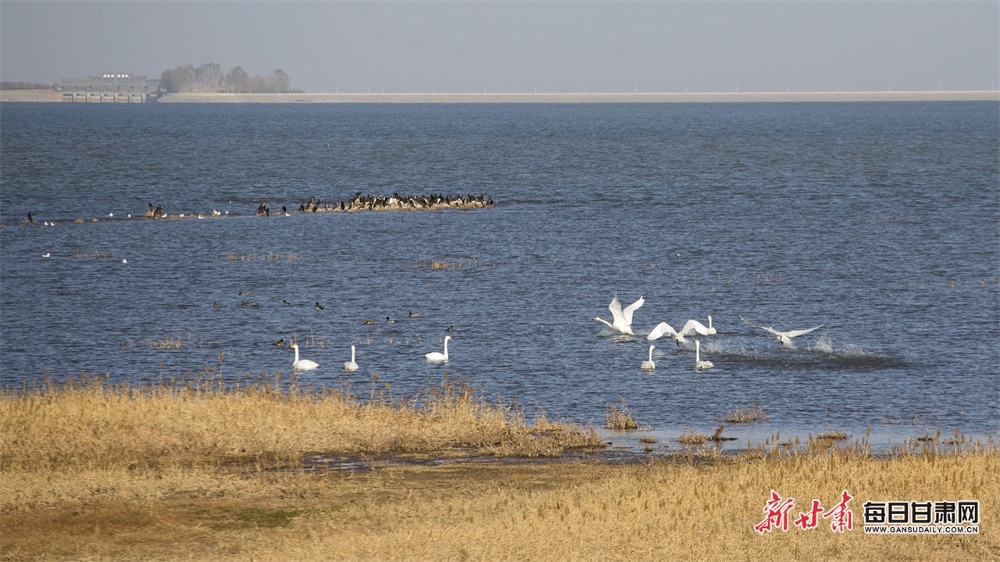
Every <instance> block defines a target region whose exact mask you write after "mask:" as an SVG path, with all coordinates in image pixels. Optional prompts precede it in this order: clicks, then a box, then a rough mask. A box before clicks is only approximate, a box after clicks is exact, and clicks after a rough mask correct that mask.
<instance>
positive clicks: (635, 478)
mask: <svg viewBox="0 0 1000 562" xmlns="http://www.w3.org/2000/svg"><path fill="white" fill-rule="evenodd" d="M600 445H601V443H600V441H599V440H598V439H597V438H596V436H595V434H594V432H593V431H592V430H590V429H587V428H580V427H576V426H572V425H566V424H559V423H551V422H549V421H547V420H545V419H544V417H538V418H536V419H535V420H534V421H532V422H531V423H529V422H528V421H526V419H525V417H524V415H523V413H521V412H520V411H519V410H518V409H517V408H513V407H511V406H509V405H504V404H503V403H500V402H495V403H494V402H488V401H486V400H485V399H483V397H482V395H481V393H477V392H475V391H473V389H471V388H470V387H469V386H468V385H467V384H465V383H463V382H461V381H454V380H449V379H445V380H443V381H441V383H440V384H438V385H435V386H433V387H431V388H428V389H427V390H426V391H424V392H422V393H421V395H420V396H416V397H411V398H405V399H404V398H402V397H393V396H392V393H391V389H390V388H387V387H386V385H384V384H383V383H379V382H378V380H377V378H376V377H372V384H371V386H370V387H368V388H363V389H356V391H352V390H351V389H343V390H315V391H313V390H309V389H302V388H297V387H295V385H294V383H291V385H290V386H289V385H286V384H282V385H281V389H280V390H279V385H278V384H276V382H275V381H273V380H261V381H255V382H253V383H250V384H242V385H235V386H233V385H223V384H222V383H221V382H219V381H216V380H213V379H212V378H211V377H206V378H205V379H204V380H199V381H191V382H188V383H185V384H178V383H172V384H169V385H147V386H140V387H137V386H128V385H119V386H111V385H108V384H105V383H104V381H103V380H101V379H100V378H97V379H91V380H85V381H76V382H74V383H70V384H65V385H59V386H55V385H49V386H46V387H44V388H39V389H34V390H21V391H5V392H2V393H0V463H2V464H0V467H2V468H0V559H4V560H126V559H127V560H135V559H143V560H149V559H155V560H192V559H195V560H247V559H253V560H333V559H335V560H453V559H487V560H497V559H530V560H591V559H593V560H596V559H600V560H654V559H655V560H661V559H694V560H731V559H742V560H818V559H826V560H855V559H866V560H867V559H890V558H892V559H901V560H996V559H998V558H1000V530H998V525H997V521H998V519H997V513H998V510H1000V479H997V477H996V475H997V474H998V473H1000V453H998V452H997V450H996V449H995V447H993V445H992V444H989V445H986V446H984V445H979V444H977V445H967V444H966V445H961V446H959V447H957V448H955V449H952V448H939V445H938V444H935V443H927V444H923V445H920V446H917V447H915V448H913V449H911V450H909V451H899V452H898V454H895V455H889V456H884V457H879V456H875V455H872V454H871V452H870V451H869V450H868V449H867V447H866V446H865V445H864V443H859V444H854V445H851V446H846V447H840V448H831V447H829V446H827V445H824V444H821V443H820V442H814V443H810V444H809V445H808V446H803V447H801V448H789V449H785V448H782V447H777V446H775V447H771V446H762V447H760V448H759V449H756V450H750V451H747V452H746V453H743V454H740V455H735V456H724V455H721V454H719V453H717V452H713V450H712V449H704V448H697V447H695V448H676V449H675V452H674V453H672V454H669V455H666V456H662V455H661V456H658V457H656V458H655V459H650V460H649V461H647V462H642V463H633V464H614V463H606V462H600V460H599V458H600V457H597V456H595V460H593V461H580V460H576V461H564V460H538V459H539V458H547V459H556V458H558V457H559V455H560V454H561V453H563V452H564V451H567V450H572V449H583V450H591V451H594V450H597V449H599V447H600ZM945 451H947V452H945ZM317 454H319V455H320V456H319V457H317V456H316V455H317ZM387 454H388V455H391V456H389V457H386V456H383V455H387ZM341 457H343V458H341ZM578 457H579V456H578ZM318 458H324V459H331V458H339V459H340V460H345V459H353V460H354V461H357V468H355V469H353V470H332V469H330V468H329V467H327V466H324V463H323V462H318V461H317V460H316V459H318ZM385 459H393V462H387V461H386V460H385ZM362 466H363V468H362ZM771 490H775V491H777V492H778V493H779V494H781V496H782V497H784V498H794V499H795V506H794V509H793V510H792V511H791V513H790V514H789V518H790V520H789V530H788V531H787V532H783V531H781V530H773V531H771V532H768V533H763V534H762V533H758V532H757V531H755V530H754V529H753V526H754V525H756V524H758V523H760V522H761V521H762V520H763V519H764V518H765V513H764V511H763V509H764V506H765V502H766V501H767V500H768V499H769V495H770V491H771ZM843 490H848V491H849V492H850V494H851V495H852V496H853V497H854V499H853V500H852V503H850V505H849V507H850V508H851V509H852V512H853V514H854V522H853V523H854V529H853V530H850V531H847V532H844V533H838V532H834V531H832V530H831V528H830V520H829V519H823V520H820V522H819V526H818V527H817V528H814V529H808V530H803V529H800V528H797V527H794V526H792V525H791V519H793V518H795V517H797V516H798V514H799V513H800V512H804V511H808V510H809V505H810V502H811V500H814V499H816V500H819V501H821V502H822V504H823V507H824V508H825V509H829V508H831V507H833V505H835V504H836V502H837V501H838V500H839V499H840V494H841V493H842V491H843ZM970 499H975V500H979V502H980V514H981V515H980V516H981V521H982V522H981V524H980V532H979V534H975V535H963V536H954V535H909V536H903V535H883V536H875V535H866V534H864V533H863V531H862V530H861V527H862V516H861V514H862V512H863V507H862V504H863V503H864V502H865V501H868V500H872V501H910V500H913V501H943V500H949V501H958V500H970Z"/></svg>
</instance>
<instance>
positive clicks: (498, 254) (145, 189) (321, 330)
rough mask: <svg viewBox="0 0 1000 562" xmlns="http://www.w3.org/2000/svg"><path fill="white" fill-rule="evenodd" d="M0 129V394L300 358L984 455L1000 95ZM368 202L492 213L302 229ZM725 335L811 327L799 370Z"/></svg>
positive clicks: (288, 107)
mask: <svg viewBox="0 0 1000 562" xmlns="http://www.w3.org/2000/svg"><path fill="white" fill-rule="evenodd" d="M0 123H2V127H0V140H2V145H0V178H2V189H0V217H2V222H3V224H4V227H3V228H0V242H2V248H3V259H2V261H0V274H2V275H0V283H2V294H0V299H2V301H0V303H2V307H0V318H2V334H0V385H2V386H4V387H7V388H22V387H24V386H31V385H37V384H39V383H40V381H42V380H43V379H45V378H46V377H48V378H50V379H52V380H55V381H63V380H66V379H67V378H68V377H70V376H79V375H80V374H81V373H88V374H96V375H107V376H108V377H109V378H110V379H111V380H113V381H134V382H143V381H149V380H169V379H171V378H177V379H181V378H184V377H196V376H199V375H204V374H206V373H211V374H213V375H215V376H219V377H222V378H223V379H224V380H226V381H236V380H240V379H246V378H249V379H251V380H253V379H258V378H260V377H264V376H266V377H268V378H270V379H272V380H273V378H274V376H275V374H276V373H279V372H280V374H281V375H282V377H284V379H285V380H287V378H288V376H289V375H290V374H291V372H292V365H291V364H292V360H293V353H292V351H291V350H290V349H289V348H288V347H281V346H278V345H275V344H276V342H279V341H280V340H284V342H286V343H290V342H291V341H292V339H293V338H294V339H296V340H297V341H298V343H299V345H300V348H301V353H302V356H303V357H304V358H308V359H311V360H313V361H316V362H317V363H319V365H320V367H319V368H318V369H317V370H314V371H308V372H302V373H299V375H298V381H299V382H300V383H304V384H308V385H314V386H316V387H322V386H327V387H334V388H349V389H351V390H352V391H353V392H356V393H358V394H359V395H361V396H368V393H369V392H370V391H371V389H372V388H373V384H374V386H375V388H377V389H379V390H385V391H387V392H390V393H391V394H392V395H393V396H407V397H413V396H419V394H420V393H421V392H422V391H423V390H425V389H427V388H428V387H429V386H431V385H434V384H438V383H440V382H441V380H442V377H443V376H445V373H447V374H448V376H454V377H458V378H459V379H466V378H468V379H469V381H470V382H471V383H472V384H473V385H474V386H475V387H476V388H480V389H482V391H483V392H484V393H485V394H486V396H487V397H488V398H489V399H490V400H496V399H500V400H503V401H505V402H514V403H516V404H518V405H520V406H521V407H523V408H524V410H525V412H526V413H527V414H528V416H529V418H530V417H531V416H532V415H533V414H535V413H544V414H545V416H546V417H547V418H548V419H550V420H558V421H567V422H576V423H582V424H593V425H595V426H603V425H604V416H605V408H606V407H607V405H608V404H609V403H616V404H619V405H620V404H622V402H621V401H622V400H624V401H625V403H626V404H627V405H628V408H630V410H631V411H632V413H633V415H634V417H635V419H636V421H638V422H639V423H640V424H641V425H643V426H646V430H645V431H644V432H641V434H642V435H649V434H652V435H653V436H655V437H657V438H659V439H660V440H661V441H662V442H663V443H667V444H670V446H672V443H673V441H672V440H674V439H676V437H677V436H679V435H681V434H682V433H684V432H685V431H688V430H691V431H697V432H701V433H711V432H712V431H714V429H715V428H716V427H717V426H718V425H719V423H720V421H719V420H720V418H722V417H724V416H725V415H726V413H727V412H729V411H731V410H733V409H734V408H735V407H740V408H742V409H745V408H747V407H748V406H750V405H757V406H759V407H761V408H762V409H763V410H764V411H765V412H766V413H767V414H769V415H770V419H768V420H767V421H764V422H758V423H755V424H748V425H733V424H727V427H726V430H725V435H727V436H731V437H736V438H737V440H736V441H734V442H733V444H734V445H733V446H745V445H746V443H747V442H748V441H749V442H754V443H756V442H760V441H762V440H763V439H765V438H767V437H768V436H771V435H773V434H775V433H778V432H780V433H781V436H782V439H785V438H793V437H796V436H798V437H801V438H802V439H803V440H805V439H806V437H807V436H808V435H809V434H812V435H816V434H818V433H819V432H822V431H825V430H828V429H834V430H840V431H845V432H847V433H848V434H849V435H850V436H851V439H855V438H861V437H863V436H864V435H865V433H866V432H867V431H869V430H870V432H871V437H870V440H871V441H872V443H874V444H876V445H877V446H880V447H885V446H890V445H893V444H901V443H903V442H904V440H906V439H912V438H915V437H919V436H922V435H924V434H926V433H934V432H936V431H937V429H938V428H941V430H942V432H943V433H944V434H945V435H951V433H952V432H953V431H955V430H956V429H957V430H958V431H960V432H962V433H963V434H966V435H968V436H974V437H975V438H987V437H993V438H996V437H997V436H998V429H1000V346H998V342H1000V285H998V281H1000V164H998V154H1000V105H998V104H997V103H995V102H848V103H684V104H670V103H664V104H659V103H656V104H613V103H608V104H398V105H397V104H373V105H367V104H311V105H299V104H274V105H270V104H253V105H241V104H222V105H213V104H169V105H166V104H140V105H111V104H97V105H80V104H66V105H63V104H31V103H21V104H3V105H2V106H0ZM358 192H361V193H362V194H372V195H385V196H388V195H391V194H393V193H394V192H398V193H399V194H402V195H429V194H444V195H452V196H463V197H466V196H469V195H470V194H471V195H475V196H478V195H480V194H482V195H484V196H487V197H490V198H492V199H493V201H494V202H495V204H494V205H493V206H491V207H489V208H485V209H470V210H439V211H395V212H389V211H382V212H374V211H368V212H357V213H342V212H319V213H298V212H294V211H295V210H297V209H298V208H299V206H300V205H301V204H303V203H305V202H306V201H308V200H309V198H310V197H315V198H316V199H317V200H319V201H320V202H321V204H322V205H326V204H330V205H334V204H336V203H337V202H338V201H346V200H348V199H350V198H351V197H353V196H354V195H355V194H356V193H358ZM150 203H151V204H153V205H154V206H162V208H163V209H164V210H165V211H166V212H167V213H169V214H172V215H179V214H181V213H183V214H185V215H186V216H185V218H184V219H166V220H149V219H140V218H138V217H141V216H142V215H143V214H144V213H145V212H146V210H147V207H148V205H149V204H150ZM261 203H266V204H267V206H268V207H269V208H270V209H271V210H272V213H271V216H268V217H257V216H254V211H255V210H256V209H257V207H258V206H259V205H260V204H261ZM282 206H285V207H286V208H287V209H288V210H289V211H290V212H289V213H288V214H287V216H285V214H284V213H281V212H279V211H278V210H279V209H280V208H281V207H282ZM213 211H216V212H218V213H219V215H218V216H215V215H213ZM29 212H30V213H31V214H32V217H33V220H34V223H33V224H31V225H25V224H24V221H25V218H26V216H27V213H29ZM198 214H201V215H203V216H204V218H203V219H198V218H189V217H191V216H192V215H198ZM129 215H131V217H132V218H130V217H129ZM94 218H96V219H98V220H97V221H92V219H94ZM74 219H84V220H83V223H82V224H75V223H74V222H73V221H74ZM46 223H50V224H46ZM51 223H54V225H52V224H51ZM45 254H48V255H49V257H47V258H46V257H43V255H45ZM123 260H124V261H125V262H127V263H123ZM616 295H617V296H618V298H619V299H620V301H621V302H622V303H623V305H627V304H630V303H632V302H633V301H635V300H637V299H639V298H640V297H642V298H643V299H644V305H643V306H642V307H641V308H639V309H638V310H636V311H635V313H634V319H633V324H632V329H633V331H634V332H635V335H631V336H629V335H620V334H616V333H615V332H613V331H612V330H611V329H609V328H608V327H607V326H605V325H604V324H601V323H599V322H596V321H594V319H593V318H594V317H595V316H599V317H601V318H603V319H605V320H611V315H610V312H609V310H608V304H609V303H610V302H611V300H612V298H613V297H615V296H616ZM317 304H318V305H320V307H322V310H319V309H318V307H317V306H316V305H317ZM709 315H711V316H712V320H713V326H714V327H715V328H716V329H717V330H718V333H717V334H716V335H711V336H700V337H698V338H697V339H699V341H700V353H701V356H702V359H708V360H711V361H712V362H713V363H714V367H713V368H712V369H709V370H705V371H698V372H696V371H695V369H694V363H695V349H694V344H693V339H694V338H693V337H689V338H688V340H689V342H688V343H687V344H685V345H681V346H678V345H676V344H675V343H674V342H673V341H672V340H671V338H670V337H664V338H661V339H659V340H657V341H656V342H653V343H655V345H656V346H657V347H656V349H655V350H654V353H653V359H654V361H655V363H656V368H655V370H654V371H651V372H649V371H643V370H641V369H640V363H641V362H642V361H643V360H645V359H646V358H647V350H648V346H649V344H650V342H647V341H646V335H647V334H648V333H649V332H650V330H652V329H653V327H654V326H656V325H657V324H658V323H660V322H668V323H669V324H671V325H672V326H674V327H680V326H681V325H683V324H684V323H685V322H686V321H687V320H688V319H696V320H699V321H701V322H702V323H705V324H707V322H708V320H707V316H709ZM741 316H742V317H743V318H746V319H747V320H749V321H751V322H753V323H755V324H759V325H763V326H773V327H774V328H776V329H778V330H782V331H784V330H796V329H803V328H811V327H814V326H819V325H822V327H820V328H819V329H817V330H815V331H813V332H811V333H809V334H805V335H802V336H799V337H797V338H795V348H794V349H786V348H783V347H782V346H781V344H779V342H778V341H776V339H775V337H774V336H773V335H771V334H770V333H768V332H766V331H764V330H762V329H759V328H755V327H753V326H750V325H749V324H747V323H745V322H744V321H743V320H741ZM387 318H388V319H391V320H396V321H395V322H388V321H387ZM366 321H369V322H366ZM446 335H451V336H452V338H453V339H452V340H451V341H449V342H448V345H449V348H448V350H449V361H448V363H447V364H436V363H428V362H427V361H425V360H424V354H425V353H427V352H431V351H442V347H443V338H444V337H445V336H446ZM351 345H355V346H356V348H357V363H358V364H359V365H360V369H359V370H358V371H356V372H354V373H352V374H348V373H346V372H345V371H344V370H343V368H342V363H343V362H344V361H346V360H348V359H349V358H350V346H351ZM372 373H377V375H378V376H377V382H374V383H373V379H374V377H373V376H372ZM387 385H388V386H387ZM634 435H637V434H630V435H622V436H617V438H619V439H621V440H623V441H625V442H628V441H630V440H631V439H632V438H633V437H634Z"/></svg>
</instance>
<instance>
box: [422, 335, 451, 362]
mask: <svg viewBox="0 0 1000 562" xmlns="http://www.w3.org/2000/svg"><path fill="white" fill-rule="evenodd" d="M450 339H451V336H445V337H444V353H438V352H437V351H432V352H430V353H425V354H424V357H425V358H426V359H427V360H428V361H433V362H435V363H437V362H441V361H444V362H445V363H447V362H448V340H450Z"/></svg>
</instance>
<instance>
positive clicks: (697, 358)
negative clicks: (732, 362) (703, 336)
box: [694, 340, 715, 371]
mask: <svg viewBox="0 0 1000 562" xmlns="http://www.w3.org/2000/svg"><path fill="white" fill-rule="evenodd" d="M714 366H715V364H714V363H712V362H711V361H702V360H701V343H699V342H698V340H694V370H695V371H700V370H702V369H711V368H712V367H714Z"/></svg>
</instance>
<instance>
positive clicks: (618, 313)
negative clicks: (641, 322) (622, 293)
mask: <svg viewBox="0 0 1000 562" xmlns="http://www.w3.org/2000/svg"><path fill="white" fill-rule="evenodd" d="M608 310H610V311H611V316H612V320H611V322H612V323H613V324H621V323H623V322H625V316H624V315H623V314H622V303H621V302H620V301H619V300H618V295H615V298H613V299H611V304H609V305H608ZM629 314H631V313H629ZM626 324H630V322H626Z"/></svg>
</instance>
